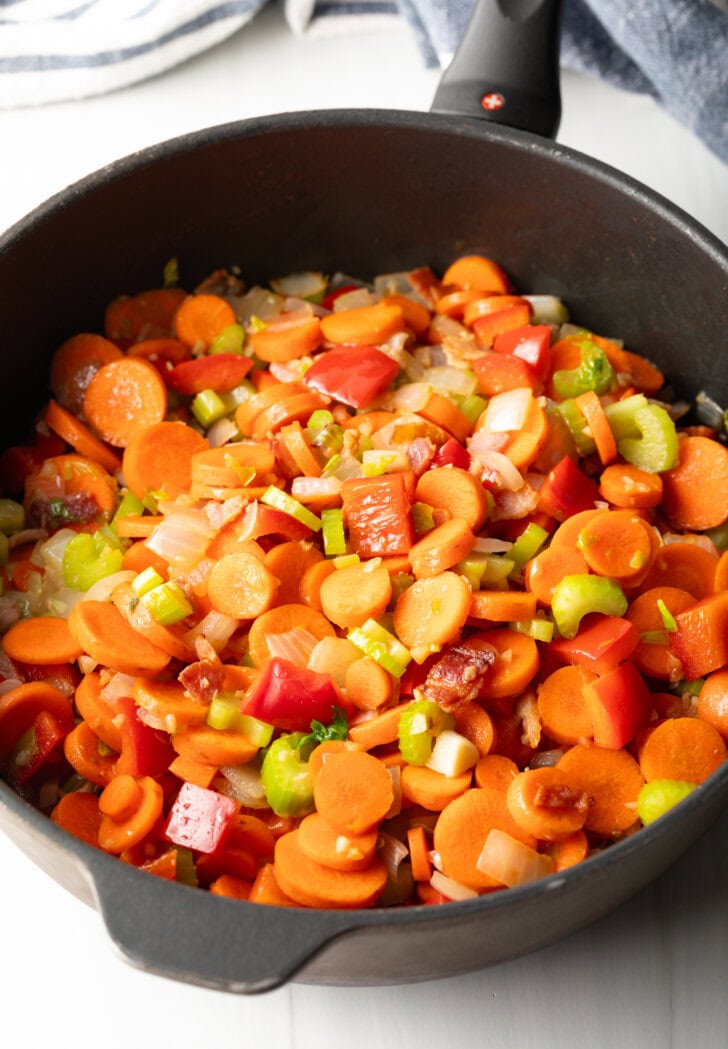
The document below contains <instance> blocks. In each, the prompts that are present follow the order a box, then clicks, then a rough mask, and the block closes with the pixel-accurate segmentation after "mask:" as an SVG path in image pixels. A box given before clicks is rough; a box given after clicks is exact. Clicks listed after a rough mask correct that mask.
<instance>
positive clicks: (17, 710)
mask: <svg viewBox="0 0 728 1049" xmlns="http://www.w3.org/2000/svg"><path fill="white" fill-rule="evenodd" d="M43 711H45V712H46V713H48V714H50V715H51V716H52V717H53V718H54V719H55V721H56V722H58V724H59V725H60V726H61V727H62V728H63V729H64V730H65V731H67V732H69V731H70V730H71V729H72V728H73V709H72V707H71V704H70V703H69V701H68V699H67V698H66V696H64V695H63V693H62V692H61V691H59V689H57V688H55V686H53V685H50V684H48V682H46V681H27V682H26V683H25V684H23V685H18V686H17V687H16V688H13V689H11V690H10V691H9V692H5V693H4V695H2V696H0V765H2V764H3V763H4V762H5V761H6V760H7V759H8V757H9V756H10V755H11V754H12V751H13V748H14V747H15V744H16V743H17V742H18V740H19V739H20V737H21V736H22V735H23V733H24V732H27V731H28V729H29V728H30V727H31V725H32V724H33V722H34V721H35V719H36V717H37V716H38V715H39V714H40V713H42V712H43Z"/></svg>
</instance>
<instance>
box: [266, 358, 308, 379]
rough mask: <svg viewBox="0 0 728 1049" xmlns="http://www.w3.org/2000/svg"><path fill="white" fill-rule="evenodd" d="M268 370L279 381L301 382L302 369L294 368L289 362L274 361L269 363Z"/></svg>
mask: <svg viewBox="0 0 728 1049" xmlns="http://www.w3.org/2000/svg"><path fill="white" fill-rule="evenodd" d="M268 371H269V372H270V374H271V375H272V376H273V378H274V379H277V380H278V382H300V381H301V371H300V369H298V368H293V367H291V365H289V364H279V363H278V361H272V362H271V363H270V364H269V365H268Z"/></svg>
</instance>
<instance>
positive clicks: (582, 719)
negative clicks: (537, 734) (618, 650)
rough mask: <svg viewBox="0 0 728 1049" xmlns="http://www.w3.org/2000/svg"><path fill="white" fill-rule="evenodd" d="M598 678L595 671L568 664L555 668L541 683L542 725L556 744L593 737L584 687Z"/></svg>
mask: <svg viewBox="0 0 728 1049" xmlns="http://www.w3.org/2000/svg"><path fill="white" fill-rule="evenodd" d="M596 679H597V675H596V674H595V673H594V671H592V670H589V669H588V668H586V667H582V666H566V667H559V668H558V670H554V671H553V673H551V674H549V675H548V676H547V677H546V678H544V680H543V681H542V682H540V684H539V685H538V688H537V697H538V699H537V702H538V713H539V717H540V718H541V727H542V729H543V731H544V734H545V735H546V736H548V737H549V738H550V739H552V740H553V741H554V743H568V744H573V743H579V742H585V741H586V740H588V739H591V737H592V736H593V734H594V731H593V727H592V718H591V714H590V713H589V708H588V706H587V704H586V700H585V699H584V694H583V689H584V687H585V686H586V685H589V684H591V682H592V681H596Z"/></svg>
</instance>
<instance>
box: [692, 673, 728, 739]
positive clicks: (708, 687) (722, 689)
mask: <svg viewBox="0 0 728 1049" xmlns="http://www.w3.org/2000/svg"><path fill="white" fill-rule="evenodd" d="M698 717H699V718H702V720H703V721H707V722H708V724H709V725H712V726H713V728H714V729H716V730H717V731H718V732H719V733H720V735H721V736H722V737H723V739H724V740H726V739H728V668H726V669H721V670H714V671H713V673H712V674H708V676H707V677H706V679H705V681H704V682H703V684H702V686H701V688H700V694H699V695H698Z"/></svg>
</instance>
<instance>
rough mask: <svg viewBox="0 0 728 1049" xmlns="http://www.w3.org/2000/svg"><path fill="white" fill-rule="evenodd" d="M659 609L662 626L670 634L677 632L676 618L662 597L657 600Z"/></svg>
mask: <svg viewBox="0 0 728 1049" xmlns="http://www.w3.org/2000/svg"><path fill="white" fill-rule="evenodd" d="M657 608H658V610H659V613H660V618H661V619H662V625H663V626H664V628H665V630H667V632H668V633H669V634H674V633H676V632H677V623H676V622H675V616H674V615H673V614H672V612H671V611H670V609H669V608H668V607H667V605H666V604H665V602H664V601H663V600H662V598H661V597H658V599H657Z"/></svg>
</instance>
